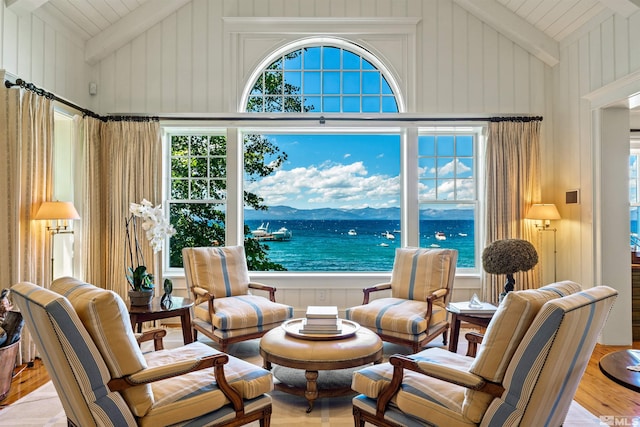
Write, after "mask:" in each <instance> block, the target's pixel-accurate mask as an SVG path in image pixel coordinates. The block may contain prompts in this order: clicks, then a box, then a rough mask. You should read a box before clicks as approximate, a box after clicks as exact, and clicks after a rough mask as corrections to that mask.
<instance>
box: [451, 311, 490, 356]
mask: <svg viewBox="0 0 640 427" xmlns="http://www.w3.org/2000/svg"><path fill="white" fill-rule="evenodd" d="M449 313H451V336H450V337H449V351H450V352H452V353H455V352H457V351H458V339H460V322H467V323H471V324H472V325H477V326H481V327H483V328H486V327H487V326H488V325H489V322H490V321H491V318H492V317H493V315H494V313H488V314H462V313H454V312H452V311H449Z"/></svg>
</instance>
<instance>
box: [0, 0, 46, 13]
mask: <svg viewBox="0 0 640 427" xmlns="http://www.w3.org/2000/svg"><path fill="white" fill-rule="evenodd" d="M47 1H49V0H5V1H4V4H5V5H6V6H7V9H9V10H10V11H12V12H13V13H15V14H16V15H21V16H24V15H29V14H30V13H31V12H33V11H34V10H36V9H37V8H39V7H40V6H42V5H43V4H45V3H46V2H47Z"/></svg>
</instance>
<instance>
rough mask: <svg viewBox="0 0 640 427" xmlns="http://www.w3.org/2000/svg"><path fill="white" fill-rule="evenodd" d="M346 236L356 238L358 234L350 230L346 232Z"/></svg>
mask: <svg viewBox="0 0 640 427" xmlns="http://www.w3.org/2000/svg"><path fill="white" fill-rule="evenodd" d="M347 234H348V235H349V236H357V235H358V233H356V230H354V229H351V230H349V231H347Z"/></svg>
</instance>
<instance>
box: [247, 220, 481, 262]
mask: <svg viewBox="0 0 640 427" xmlns="http://www.w3.org/2000/svg"><path fill="white" fill-rule="evenodd" d="M267 222H268V223H269V231H275V230H278V229H279V228H280V227H286V228H287V229H289V230H290V231H291V232H292V233H293V237H292V239H291V240H289V241H272V242H263V243H264V244H265V245H266V246H267V247H268V253H269V258H270V260H271V261H273V262H277V263H279V264H282V265H283V266H284V267H285V268H286V269H287V270H289V271H299V272H303V271H389V270H391V268H392V267H393V259H394V256H395V248H398V247H400V232H399V231H398V230H400V223H399V222H398V221H387V220H367V221H356V220H315V221H308V220H286V221H280V220H275V221H267V220H265V221H246V223H247V225H248V226H249V227H250V228H251V229H252V230H254V229H256V228H258V227H259V226H260V225H261V224H262V223H264V224H265V225H266V223H267ZM349 230H355V231H356V233H357V234H356V235H355V236H351V235H349V234H348V232H349ZM394 231H395V232H394ZM386 232H388V233H390V234H393V235H394V236H395V239H388V238H386V237H385V236H384V234H385V233H386ZM436 232H442V233H444V234H445V235H446V240H437V239H436V238H435V233H436ZM433 245H437V246H439V247H442V248H451V249H457V250H458V268H461V267H465V268H472V267H474V263H475V248H474V241H473V221H471V220H451V221H446V220H423V221H420V246H421V247H424V248H429V247H435V246H433Z"/></svg>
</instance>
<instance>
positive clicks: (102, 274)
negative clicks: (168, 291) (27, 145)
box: [81, 117, 162, 299]
mask: <svg viewBox="0 0 640 427" xmlns="http://www.w3.org/2000/svg"><path fill="white" fill-rule="evenodd" d="M82 128H83V129H82V131H83V135H84V138H83V141H82V149H81V153H82V159H83V161H82V163H83V166H82V170H83V189H82V190H81V191H82V197H81V200H82V203H81V206H82V208H81V209H82V214H81V216H82V218H83V219H84V218H86V220H84V221H83V228H82V233H83V236H84V239H83V243H82V253H83V258H84V262H83V266H82V268H81V271H83V273H84V280H86V281H87V282H89V283H93V284H95V285H96V286H100V287H102V288H105V289H110V290H113V291H115V292H117V293H118V294H120V296H122V297H123V298H124V299H126V298H127V290H128V284H127V281H126V278H125V268H126V267H125V237H126V234H125V222H126V219H127V217H128V216H129V204H130V203H132V202H134V203H140V202H141V201H142V199H147V200H149V201H150V202H151V203H153V204H154V205H156V204H160V203H161V202H162V201H161V171H162V158H161V156H162V144H161V137H160V124H159V122H158V121H144V122H142V121H109V122H107V123H104V122H101V121H99V120H96V119H93V118H89V117H86V118H85V119H84V120H83V123H82ZM139 242H140V246H141V248H142V250H143V251H144V258H145V263H146V266H147V269H148V270H149V271H150V272H152V273H154V275H155V276H156V284H157V285H159V284H160V282H159V280H160V279H161V274H160V273H161V268H162V266H161V265H160V257H159V256H154V254H153V251H152V250H151V246H150V245H149V244H148V241H147V239H146V237H145V236H144V235H142V234H141V235H140V236H139Z"/></svg>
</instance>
